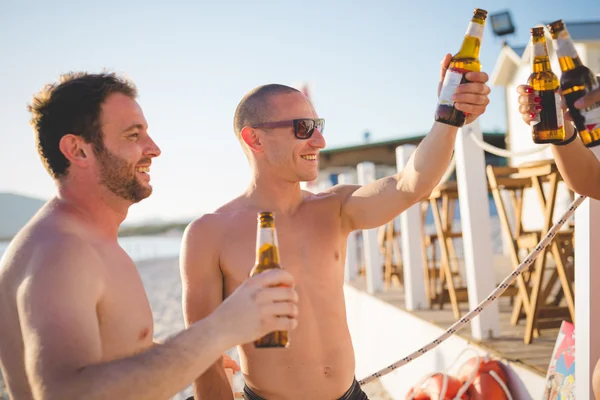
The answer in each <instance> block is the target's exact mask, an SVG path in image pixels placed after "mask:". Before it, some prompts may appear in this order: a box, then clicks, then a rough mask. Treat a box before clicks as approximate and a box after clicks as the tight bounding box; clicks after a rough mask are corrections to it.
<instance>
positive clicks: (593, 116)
mask: <svg viewBox="0 0 600 400" xmlns="http://www.w3.org/2000/svg"><path fill="white" fill-rule="evenodd" d="M598 88H600V84H598V83H596V82H594V84H593V85H592V87H591V88H589V89H587V90H586V93H589V92H591V91H592V90H597V89H598ZM581 116H582V117H583V118H585V122H584V124H585V128H586V129H587V130H588V131H589V132H591V131H593V130H594V129H596V128H598V126H599V125H600V102H599V103H596V104H592V105H591V106H589V107H587V108H584V109H583V110H581Z"/></svg>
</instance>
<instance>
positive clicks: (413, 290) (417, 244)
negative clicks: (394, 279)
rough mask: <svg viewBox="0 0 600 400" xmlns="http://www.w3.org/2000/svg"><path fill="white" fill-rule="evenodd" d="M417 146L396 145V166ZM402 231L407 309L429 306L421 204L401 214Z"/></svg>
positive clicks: (404, 160)
mask: <svg viewBox="0 0 600 400" xmlns="http://www.w3.org/2000/svg"><path fill="white" fill-rule="evenodd" d="M416 148H417V147H416V146H414V145H411V144H405V145H403V146H398V147H396V167H397V169H398V172H399V171H401V170H403V169H404V167H405V166H406V164H407V163H408V160H409V159H410V156H411V154H412V153H413V152H414V151H415V149H416ZM400 230H401V232H402V238H401V244H402V264H403V265H404V298H405V306H406V309H407V310H411V311H412V310H419V309H422V308H426V307H427V298H426V295H425V274H424V271H423V268H424V266H423V257H422V246H423V243H421V242H422V235H421V204H420V202H419V203H417V204H414V205H413V206H412V207H410V208H409V209H408V210H406V211H404V212H403V213H402V214H400Z"/></svg>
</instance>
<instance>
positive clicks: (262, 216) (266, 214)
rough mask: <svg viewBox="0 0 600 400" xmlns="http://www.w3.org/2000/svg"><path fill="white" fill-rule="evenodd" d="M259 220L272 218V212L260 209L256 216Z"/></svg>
mask: <svg viewBox="0 0 600 400" xmlns="http://www.w3.org/2000/svg"><path fill="white" fill-rule="evenodd" d="M257 219H258V220H259V221H261V220H267V219H273V212H272V211H262V212H259V213H258V218H257Z"/></svg>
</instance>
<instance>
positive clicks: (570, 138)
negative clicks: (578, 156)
mask: <svg viewBox="0 0 600 400" xmlns="http://www.w3.org/2000/svg"><path fill="white" fill-rule="evenodd" d="M565 130H566V129H565ZM572 131H573V133H572V134H571V136H569V137H568V139H565V140H563V141H562V142H557V143H552V144H553V145H554V146H566V145H567V144H569V143H572V142H573V141H575V139H577V129H575V128H573V129H572Z"/></svg>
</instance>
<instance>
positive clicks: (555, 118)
mask: <svg viewBox="0 0 600 400" xmlns="http://www.w3.org/2000/svg"><path fill="white" fill-rule="evenodd" d="M531 45H532V50H533V56H532V57H531V75H529V79H527V84H528V85H529V86H531V87H532V88H533V92H534V94H535V96H537V97H539V98H540V99H541V101H540V103H539V104H540V105H541V106H542V110H541V111H540V112H539V113H537V114H536V118H535V119H533V120H532V121H531V122H530V125H531V127H532V137H533V141H534V143H557V142H562V141H563V140H565V128H564V121H563V113H562V108H561V105H560V104H561V97H560V94H559V93H558V77H557V76H556V75H555V74H554V72H552V67H551V66H550V58H548V48H547V47H546V37H545V36H544V27H543V26H540V27H535V28H531Z"/></svg>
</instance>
